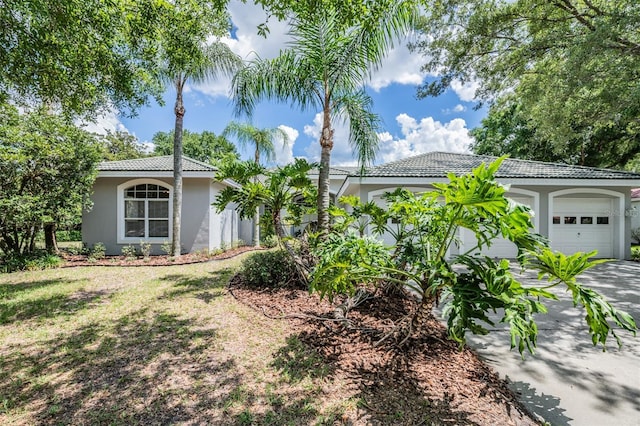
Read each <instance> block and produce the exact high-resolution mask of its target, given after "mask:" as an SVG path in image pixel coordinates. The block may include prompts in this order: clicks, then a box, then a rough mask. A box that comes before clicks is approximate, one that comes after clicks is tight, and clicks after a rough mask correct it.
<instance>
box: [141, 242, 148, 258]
mask: <svg viewBox="0 0 640 426" xmlns="http://www.w3.org/2000/svg"><path fill="white" fill-rule="evenodd" d="M140 254H142V257H144V258H145V259H148V258H149V256H151V243H146V242H144V241H142V240H140Z"/></svg>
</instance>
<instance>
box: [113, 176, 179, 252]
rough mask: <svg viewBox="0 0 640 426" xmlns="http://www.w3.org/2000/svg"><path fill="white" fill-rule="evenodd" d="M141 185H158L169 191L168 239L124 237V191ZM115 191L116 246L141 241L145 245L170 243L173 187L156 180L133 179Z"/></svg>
mask: <svg viewBox="0 0 640 426" xmlns="http://www.w3.org/2000/svg"><path fill="white" fill-rule="evenodd" d="M143 183H148V184H153V185H159V186H162V187H164V188H167V189H169V199H168V202H169V236H168V237H150V238H140V237H125V235H124V191H125V189H127V188H129V187H131V186H135V185H140V184H143ZM117 191H118V206H117V210H118V218H117V226H116V232H117V234H118V235H117V242H118V244H139V243H140V241H143V242H145V243H152V244H162V243H164V242H165V241H168V242H171V241H172V235H173V220H172V218H173V186H172V185H169V184H168V183H166V182H163V181H161V180H157V179H134V180H129V181H126V182H124V183H122V184H120V185H118V188H117Z"/></svg>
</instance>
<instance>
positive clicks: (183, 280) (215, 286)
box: [161, 268, 235, 303]
mask: <svg viewBox="0 0 640 426" xmlns="http://www.w3.org/2000/svg"><path fill="white" fill-rule="evenodd" d="M234 273H235V269H233V268H225V269H221V270H219V271H213V272H210V273H209V275H203V276H198V277H195V276H193V275H182V274H170V275H165V276H164V277H162V278H161V280H162V281H167V282H171V283H173V286H174V289H173V290H170V291H168V292H166V293H165V294H164V295H163V296H162V298H169V299H170V298H174V297H179V296H183V295H186V294H192V293H193V294H194V297H196V298H197V299H200V300H202V301H204V302H205V303H209V302H210V301H211V300H213V299H216V298H218V297H220V296H222V295H223V294H224V289H225V287H226V285H227V284H228V283H229V280H230V279H231V277H232V276H233V274H234Z"/></svg>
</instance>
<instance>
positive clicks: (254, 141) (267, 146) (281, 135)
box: [222, 121, 289, 247]
mask: <svg viewBox="0 0 640 426" xmlns="http://www.w3.org/2000/svg"><path fill="white" fill-rule="evenodd" d="M222 135H223V136H225V137H226V136H229V135H234V136H235V137H236V139H237V140H238V143H239V144H240V145H241V146H242V147H243V148H248V147H250V146H251V147H252V148H253V149H254V154H253V158H254V162H255V163H256V165H260V157H261V156H264V157H265V158H266V159H267V161H272V160H274V159H275V154H276V150H275V142H276V141H278V140H281V141H282V142H283V144H284V145H286V144H288V143H289V135H287V133H286V132H285V131H284V130H282V129H281V128H279V127H273V128H266V129H259V128H257V127H255V126H253V125H251V124H249V123H239V122H236V121H232V122H231V123H229V124H228V125H227V127H226V128H225V129H224V131H223V132H222ZM256 179H257V177H256ZM253 244H254V245H255V246H256V247H258V246H259V245H260V207H259V206H258V207H257V208H256V212H255V214H254V216H253Z"/></svg>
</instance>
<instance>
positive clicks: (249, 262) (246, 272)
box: [239, 250, 302, 288]
mask: <svg viewBox="0 0 640 426" xmlns="http://www.w3.org/2000/svg"><path fill="white" fill-rule="evenodd" d="M239 275H240V277H241V278H242V281H243V282H244V283H245V284H246V285H248V286H250V287H263V288H264V287H266V288H281V287H302V284H301V281H300V277H299V275H298V271H297V269H296V265H295V263H294V262H293V260H292V259H291V257H289V254H288V253H287V252H286V251H284V250H275V251H264V252H259V253H254V254H252V255H251V256H250V257H248V258H247V259H246V260H245V261H244V262H242V267H241V269H240V272H239Z"/></svg>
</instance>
